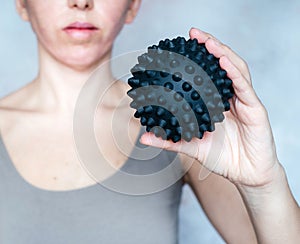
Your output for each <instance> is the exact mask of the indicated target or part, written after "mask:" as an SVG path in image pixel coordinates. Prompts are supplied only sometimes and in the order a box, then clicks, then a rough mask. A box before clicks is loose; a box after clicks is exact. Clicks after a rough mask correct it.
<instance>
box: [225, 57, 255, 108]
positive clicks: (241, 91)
mask: <svg viewBox="0 0 300 244" xmlns="http://www.w3.org/2000/svg"><path fill="white" fill-rule="evenodd" d="M220 65H221V66H222V67H223V68H224V69H225V70H226V72H227V75H228V77H229V78H230V79H231V80H232V86H233V88H234V92H235V95H236V96H237V98H238V99H239V100H240V101H241V102H242V103H243V104H245V105H247V106H250V107H255V106H257V105H259V104H260V101H259V99H258V97H257V95H256V93H255V91H254V89H253V87H252V86H251V84H250V83H249V82H248V81H247V79H246V78H245V77H244V76H243V74H242V73H241V71H240V70H239V69H238V68H237V67H236V66H235V65H234V64H233V62H231V60H229V58H228V57H227V56H222V57H220Z"/></svg>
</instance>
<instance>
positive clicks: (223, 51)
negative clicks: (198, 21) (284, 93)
mask: <svg viewBox="0 0 300 244" xmlns="http://www.w3.org/2000/svg"><path fill="white" fill-rule="evenodd" d="M190 36H191V38H192V39H193V38H196V39H197V40H198V42H199V43H205V46H206V48H207V50H208V51H209V52H210V53H211V54H213V55H214V56H215V57H217V58H220V57H222V56H227V57H228V58H229V59H230V60H231V61H232V63H233V64H234V65H235V66H236V67H237V68H238V69H239V70H241V72H242V74H243V75H244V76H245V77H246V79H247V81H248V82H249V83H251V76H250V72H249V69H248V65H247V63H246V62H245V61H244V60H243V59H242V58H241V57H240V56H239V55H237V54H236V53H235V52H234V51H233V50H231V48H229V47H228V46H226V45H224V44H222V43H221V42H220V41H219V40H217V39H216V38H215V37H214V36H212V35H211V34H209V33H206V32H204V31H201V30H198V29H195V28H192V29H191V30H190ZM222 68H223V67H222Z"/></svg>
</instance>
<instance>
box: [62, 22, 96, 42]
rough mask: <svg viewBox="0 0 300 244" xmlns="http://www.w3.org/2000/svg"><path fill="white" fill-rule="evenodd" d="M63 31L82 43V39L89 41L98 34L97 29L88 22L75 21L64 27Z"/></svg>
mask: <svg viewBox="0 0 300 244" xmlns="http://www.w3.org/2000/svg"><path fill="white" fill-rule="evenodd" d="M63 31H64V32H65V33H66V34H67V36H69V38H71V39H72V40H77V41H79V42H80V43H82V42H83V41H91V39H92V38H93V37H95V35H98V31H99V29H98V28H97V27H96V26H94V25H92V24H90V23H83V22H75V23H73V24H70V25H68V26H67V27H65V28H64V29H63Z"/></svg>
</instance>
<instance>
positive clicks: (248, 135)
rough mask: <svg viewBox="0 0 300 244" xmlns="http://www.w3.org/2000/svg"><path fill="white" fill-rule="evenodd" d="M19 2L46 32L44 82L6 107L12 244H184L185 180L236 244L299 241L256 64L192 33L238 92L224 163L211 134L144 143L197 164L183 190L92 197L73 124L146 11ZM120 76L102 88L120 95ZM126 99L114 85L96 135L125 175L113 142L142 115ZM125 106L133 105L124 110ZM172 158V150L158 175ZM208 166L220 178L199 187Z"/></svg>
mask: <svg viewBox="0 0 300 244" xmlns="http://www.w3.org/2000/svg"><path fill="white" fill-rule="evenodd" d="M16 3H17V10H18V12H19V14H20V16H21V17H22V18H23V19H24V20H26V21H29V22H30V23H31V25H32V29H33V30H34V32H35V33H36V36H37V39H38V50H39V65H40V66H39V73H38V76H37V77H36V79H35V80H34V81H32V82H31V83H29V84H28V85H27V86H25V87H24V88H22V89H21V90H19V91H17V92H15V93H13V94H11V95H9V96H7V97H5V98H3V99H2V100H1V101H0V107H1V116H0V118H1V119H0V129H1V141H0V142H1V143H0V152H1V159H0V160H1V161H0V163H1V179H2V181H1V184H0V185H1V188H0V192H1V196H2V197H1V199H0V201H1V222H0V234H1V235H0V242H1V243H5V244H10V243H14V244H15V243H92V242H100V243H176V240H177V236H176V233H177V217H176V215H177V210H178V204H179V199H180V189H181V187H182V183H183V182H185V183H188V184H190V185H191V187H192V188H193V190H194V192H195V194H196V196H197V197H198V199H199V202H200V203H201V204H202V206H203V208H204V210H205V212H206V213H207V215H208V217H209V218H210V220H211V221H212V223H213V225H214V226H215V227H216V229H217V230H218V231H219V233H220V234H221V235H222V237H223V238H224V239H225V240H226V242H228V243H256V242H259V243H296V241H297V240H298V239H299V233H300V231H299V228H300V223H299V221H300V211H299V207H298V205H297V203H296V202H295V200H294V199H293V196H292V195H291V192H290V190H289V187H288V184H287V180H286V177H285V173H284V170H283V168H282V166H281V165H280V163H279V162H278V159H277V155H276V151H275V146H274V141H273V137H272V132H271V129H270V125H269V122H268V118H267V113H266V111H265V109H264V107H263V105H262V104H261V102H260V101H259V99H258V98H257V96H256V94H255V92H254V90H253V88H252V86H251V78H250V74H249V71H248V68H247V65H246V64H245V62H244V61H243V60H242V59H241V58H240V57H238V55H236V54H235V53H234V52H233V51H232V50H231V49H230V48H228V47H227V46H225V45H223V44H221V43H220V42H219V41H218V40H217V39H216V38H214V37H213V36H211V35H209V34H207V33H204V32H202V31H200V30H197V29H191V31H190V37H191V38H197V39H198V41H199V42H200V43H205V45H206V47H207V48H208V50H209V51H210V52H211V53H212V54H214V55H215V56H216V57H219V58H220V64H221V66H222V68H223V69H225V70H226V71H227V73H228V76H229V77H230V78H231V79H232V80H233V86H234V89H235V94H236V96H235V97H234V98H233V100H232V102H231V111H230V112H227V113H226V119H225V122H224V123H223V126H224V128H225V135H226V136H225V143H224V146H225V148H224V149H223V151H222V154H221V157H220V158H219V160H218V163H217V164H216V162H212V161H209V160H207V159H208V153H209V146H210V145H211V143H212V142H211V140H213V136H212V134H209V133H207V134H206V135H205V137H204V138H203V139H202V140H201V141H200V140H197V139H193V140H192V142H190V143H185V142H181V143H179V144H173V143H171V142H167V143H164V142H163V141H161V140H160V139H157V138H155V137H154V136H153V135H152V134H151V133H145V134H144V135H143V136H142V137H141V139H140V142H141V143H143V144H146V145H151V146H154V147H162V148H165V149H168V150H170V151H175V152H179V153H182V155H181V159H182V162H183V165H185V162H189V161H190V158H192V159H195V163H193V165H192V167H190V168H189V169H188V172H187V173H186V174H185V175H184V177H183V179H182V181H178V182H176V183H175V184H174V185H172V186H170V187H169V188H167V189H165V190H163V191H161V192H158V193H155V194H151V195H147V196H139V197H136V196H127V195H122V194H118V193H115V192H111V191H108V190H106V189H104V188H101V187H97V188H94V187H93V186H94V185H95V180H94V179H92V178H91V177H90V175H88V173H87V172H86V171H85V170H84V169H83V168H82V167H81V166H80V163H79V160H78V157H77V154H76V148H75V146H74V143H73V130H72V124H73V115H74V109H75V105H76V101H77V97H78V95H79V94H80V91H81V89H82V87H83V85H84V83H85V81H86V80H88V78H89V76H90V74H91V72H92V71H93V70H94V69H95V68H96V67H98V66H99V65H101V64H103V63H105V62H107V61H108V60H109V59H110V57H111V50H112V45H113V42H114V40H115V38H116V36H117V34H118V33H119V31H120V30H121V28H122V27H123V25H124V24H125V23H131V22H132V21H133V19H134V17H135V15H136V13H137V11H138V8H139V5H140V1H139V0H119V1H118V2H117V3H112V1H109V0H68V1H67V0H66V1H61V0H52V1H40V0H17V1H16ZM111 76H112V75H111V71H110V70H109V69H101V71H100V74H99V77H101V82H102V84H103V87H108V86H110V84H109V83H108V81H109V80H111ZM127 90H128V87H127V86H126V85H125V84H124V83H122V82H115V83H114V84H113V86H112V88H111V89H110V90H109V96H108V97H109V99H106V100H105V99H104V101H103V102H102V104H101V109H99V110H97V114H96V117H97V123H96V124H98V125H101V127H99V128H97V130H96V135H95V136H96V137H97V139H98V141H99V142H100V143H101V142H105V143H101V151H102V152H103V154H104V155H105V156H106V158H107V159H108V161H109V162H110V163H111V164H112V165H114V166H115V167H116V168H121V167H123V166H124V164H125V163H124V162H126V161H127V163H128V162H129V160H127V157H126V156H124V155H123V154H121V153H120V152H119V150H118V148H117V146H116V145H115V143H114V141H113V136H112V133H111V130H112V129H111V121H112V120H113V117H114V116H117V118H118V121H119V123H118V124H117V125H116V127H117V128H116V127H114V128H113V129H114V130H116V131H122V129H123V128H124V123H126V122H127V120H128V118H129V117H132V113H133V111H132V110H131V109H130V108H129V106H128V103H129V102H130V101H129V100H126V102H124V101H123V97H124V94H125V93H126V91H127ZM121 102H122V103H124V104H127V106H119V104H120V103H121ZM115 114H117V115H115ZM139 133H140V125H139V122H138V121H133V122H132V123H131V127H130V131H129V134H130V136H129V137H130V138H131V139H132V140H133V141H136V140H137V138H139ZM120 140H122V137H121V138H120ZM122 144H126V140H125V142H123V143H122ZM170 155H171V156H172V154H171V153H169V152H167V151H163V152H162V154H161V155H160V156H159V158H157V159H155V161H154V162H153V164H152V163H151V164H149V165H155V163H157V162H161V161H162V159H165V160H167V158H168V157H169V156H170ZM198 161H200V162H201V163H202V165H205V168H207V169H209V170H211V171H213V172H214V173H213V174H210V175H209V177H208V178H207V179H206V180H204V181H199V180H198V174H199V171H200V170H202V171H203V170H205V169H204V168H202V166H201V165H200V164H199V163H198ZM127 163H126V164H127ZM215 165H216V166H215ZM208 189H209V190H208ZM4 195H5V197H4ZM228 199H230V200H228ZM248 213H249V214H248Z"/></svg>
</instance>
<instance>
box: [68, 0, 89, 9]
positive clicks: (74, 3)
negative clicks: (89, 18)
mask: <svg viewBox="0 0 300 244" xmlns="http://www.w3.org/2000/svg"><path fill="white" fill-rule="evenodd" d="M68 4H69V7H70V8H77V9H79V10H90V9H92V8H93V7H94V0H68Z"/></svg>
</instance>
